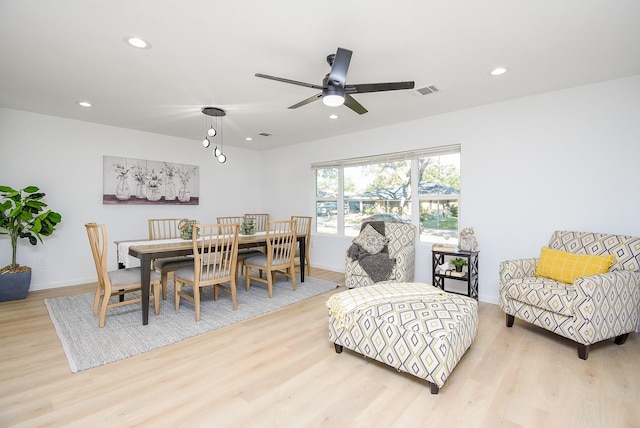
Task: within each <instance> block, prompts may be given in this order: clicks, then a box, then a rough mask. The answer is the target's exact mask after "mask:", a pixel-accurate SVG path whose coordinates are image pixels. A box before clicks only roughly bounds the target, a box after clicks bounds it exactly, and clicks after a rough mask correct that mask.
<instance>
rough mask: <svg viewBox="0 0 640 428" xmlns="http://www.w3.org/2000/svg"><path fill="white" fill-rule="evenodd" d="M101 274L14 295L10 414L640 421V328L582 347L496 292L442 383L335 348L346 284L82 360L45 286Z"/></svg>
mask: <svg viewBox="0 0 640 428" xmlns="http://www.w3.org/2000/svg"><path fill="white" fill-rule="evenodd" d="M312 276H313V277H315V278H320V279H325V280H329V281H334V282H337V283H340V284H344V275H343V274H340V273H335V272H329V271H323V270H320V269H314V270H313V271H312ZM93 287H94V286H93V284H88V285H83V286H74V287H66V288H60V289H55V290H44V291H37V292H32V293H30V295H29V297H28V298H27V299H26V300H22V301H18V302H5V303H0V350H1V351H0V426H2V427H13V426H16V427H17V426H19V427H39V426H51V427H60V426H64V427H102V426H109V427H131V426H143V427H144V426H153V427H165V426H166V427H181V426H188V427H190V428H195V427H214V426H215V427H320V426H322V427H345V426H348V427H424V426H434V427H497V426H501V427H545V428H547V427H576V428H577V427H580V428H585V427H638V426H640V405H639V403H640V337H639V335H638V334H637V333H633V334H631V335H630V336H629V339H628V340H627V343H625V344H624V345H622V346H617V345H615V344H614V343H613V340H610V341H607V342H604V343H602V344H598V345H595V346H592V349H591V352H590V354H589V359H588V360H587V361H582V360H580V359H579V358H578V356H577V352H576V349H575V346H574V344H573V343H572V342H570V341H568V340H566V339H563V338H561V337H559V336H557V335H554V334H552V333H549V332H546V331H544V330H542V329H539V328H536V327H533V326H531V325H527V324H525V323H524V322H522V321H519V320H516V322H515V325H514V327H513V328H506V327H505V322H504V314H503V313H502V312H501V311H500V309H499V308H498V307H497V306H496V305H492V304H488V303H480V307H479V318H480V324H479V333H478V337H477V338H476V340H475V342H474V344H473V346H472V347H471V348H470V349H469V350H468V351H467V353H466V354H465V356H464V357H463V358H462V360H461V361H460V362H459V363H458V366H457V367H456V369H455V370H454V372H453V374H452V375H451V376H450V377H449V379H448V380H447V382H446V383H445V385H444V386H443V387H442V388H441V390H440V393H439V394H438V395H431V394H430V392H429V386H428V384H427V383H425V382H423V381H420V380H419V379H416V378H414V377H412V376H410V375H407V374H403V373H398V372H397V371H395V370H394V369H391V368H389V367H387V366H384V365H382V364H380V363H377V362H375V361H372V360H370V359H366V358H364V357H362V356H360V355H357V354H355V353H353V352H351V351H349V350H345V351H344V352H343V353H342V354H336V353H335V351H334V349H333V345H332V344H331V343H330V342H329V341H328V340H327V308H326V307H325V305H324V303H325V301H326V300H327V298H328V297H329V296H330V295H331V294H332V293H334V292H338V291H342V290H343V289H344V288H343V287H340V288H338V289H337V290H336V291H330V292H328V293H325V294H323V295H320V296H317V297H314V298H312V299H309V300H306V301H303V302H301V303H299V304H296V305H293V306H290V307H288V308H285V309H282V310H280V311H277V312H274V313H270V314H267V315H264V316H261V317H258V318H254V319H251V320H248V321H245V322H242V323H240V324H236V325H233V326H229V327H226V328H224V329H221V330H218V331H215V332H211V333H209V334H205V335H202V336H199V337H196V338H193V339H189V340H186V341H184V342H181V343H178V344H175V345H171V346H167V347H164V348H161V349H158V350H155V351H153V352H149V353H146V354H142V355H138V356H136V357H133V358H129V359H127V360H124V361H120V362H116V363H113V364H108V365H105V366H101V367H97V368H95V369H91V370H87V371H83V372H79V373H71V371H70V370H69V366H68V364H67V360H66V357H65V354H64V351H63V350H62V346H61V345H60V341H59V340H58V337H57V335H56V333H55V330H54V328H53V325H52V323H51V321H50V319H49V315H48V313H47V310H46V308H45V306H44V303H43V299H45V298H50V297H56V296H60V295H68V294H74V293H81V292H87V291H93ZM239 292H245V291H244V290H243V289H242V290H240V291H239ZM276 292H277V290H276ZM162 310H173V309H172V308H168V307H166V306H164V307H163V308H162ZM107 316H108V315H107ZM150 321H151V322H153V316H151V317H150ZM96 322H97V320H96ZM194 322H195V321H194Z"/></svg>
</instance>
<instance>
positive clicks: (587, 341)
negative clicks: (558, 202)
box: [500, 231, 640, 360]
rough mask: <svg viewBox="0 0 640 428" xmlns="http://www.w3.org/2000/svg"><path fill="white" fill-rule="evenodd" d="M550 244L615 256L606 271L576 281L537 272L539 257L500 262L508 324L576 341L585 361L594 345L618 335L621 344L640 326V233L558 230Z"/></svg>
mask: <svg viewBox="0 0 640 428" xmlns="http://www.w3.org/2000/svg"><path fill="white" fill-rule="evenodd" d="M549 248H550V249H552V250H559V251H564V252H568V253H573V254H581V255H597V256H606V255H613V256H614V257H613V261H612V263H611V267H610V268H609V269H608V271H607V272H605V273H602V274H596V275H591V276H584V277H579V278H577V279H575V281H574V282H573V283H572V284H566V283H563V282H559V281H555V280H552V279H549V278H546V277H543V276H535V273H536V267H537V265H538V263H539V260H540V259H538V258H535V259H519V260H509V261H504V262H502V263H501V264H500V308H501V309H502V310H503V311H504V312H505V313H506V323H507V327H511V326H512V325H513V321H514V317H517V318H519V319H522V320H524V321H527V322H529V323H532V324H534V325H537V326H539V327H542V328H544V329H547V330H549V331H552V332H554V333H556V334H559V335H561V336H564V337H567V338H569V339H571V340H573V341H575V342H576V343H577V345H578V356H579V357H580V358H581V359H583V360H586V359H587V357H588V356H589V347H590V345H591V344H593V343H596V342H600V341H603V340H606V339H610V338H615V343H616V344H618V345H622V344H623V343H624V342H625V341H626V339H627V337H628V336H629V333H630V332H633V331H635V330H636V328H637V326H638V317H639V312H640V238H636V237H632V236H623V235H607V234H601V233H584V232H566V231H556V232H554V233H553V235H552V236H551V240H550V242H549Z"/></svg>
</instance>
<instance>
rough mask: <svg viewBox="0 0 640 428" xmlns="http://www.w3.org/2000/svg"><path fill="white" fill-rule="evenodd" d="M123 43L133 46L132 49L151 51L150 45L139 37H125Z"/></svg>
mask: <svg viewBox="0 0 640 428" xmlns="http://www.w3.org/2000/svg"><path fill="white" fill-rule="evenodd" d="M124 41H125V42H127V44H129V45H131V46H133V47H134V48H138V49H151V43H149V42H147V41H146V40H143V39H141V38H140V37H136V36H127V37H125V38H124Z"/></svg>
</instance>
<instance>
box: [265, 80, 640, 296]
mask: <svg viewBox="0 0 640 428" xmlns="http://www.w3.org/2000/svg"><path fill="white" fill-rule="evenodd" d="M440 95H444V94H439V95H438V96H440ZM453 143H460V144H461V145H462V155H461V174H462V176H461V192H462V195H461V202H460V215H461V219H460V225H461V227H466V226H472V227H473V228H474V229H475V232H476V236H477V237H478V241H479V244H480V251H481V252H480V275H479V288H480V290H479V294H480V300H482V301H489V302H493V303H497V300H498V288H497V287H498V265H499V263H500V261H502V260H505V259H510V258H520V257H536V256H537V255H538V254H539V252H540V248H541V247H542V246H543V245H545V244H546V243H547V242H548V240H549V237H550V235H551V233H552V232H553V231H554V230H558V229H560V230H562V229H566V230H580V231H593V232H605V233H617V234H627V235H634V236H640V220H639V218H640V198H638V196H637V190H636V186H637V184H638V183H639V182H640V76H634V77H631V78H626V79H619V80H614V81H608V82H602V83H599V84H595V85H589V86H583V87H577V88H572V89H568V90H562V91H557V92H551V93H546V94H541V95H537V96H532V97H526V98H521V99H517V100H512V101H505V102H501V103H496V104H492V105H487V106H482V107H478V108H474V109H469V110H464V111H458V112H453V113H448V114H444V115H440V116H435V117H431V118H426V119H422V120H417V121H412V122H407V123H404V124H400V125H397V126H392V127H387V128H381V129H374V130H369V131H367V132H360V133H356V134H351V135H345V136H341V137H337V138H331V139H325V140H319V141H314V142H310V143H306V144H300V145H297V146H294V147H286V148H281V149H277V150H271V151H269V152H267V153H265V156H264V163H265V164H266V165H271V164H272V163H275V162H276V161H277V160H278V159H281V158H289V159H295V162H292V163H291V164H289V165H287V168H283V169H281V170H279V171H277V174H273V175H265V180H266V181H265V182H264V189H265V199H264V200H265V208H266V210H267V211H269V212H270V213H272V214H278V215H282V216H284V215H285V214H287V213H288V212H289V211H292V210H293V211H296V212H297V213H298V214H300V215H303V214H304V213H306V214H307V215H313V179H314V178H313V173H312V171H311V170H310V164H311V163H312V162H319V161H325V160H332V159H341V158H350V157H357V156H364V155H372V154H376V153H385V152H394V151H402V150H409V149H416V148H424V147H432V146H441V145H447V144H453ZM285 201H288V202H289V203H286V204H285ZM349 244H350V240H349V239H348V238H340V237H335V236H326V235H325V236H320V235H319V236H314V238H313V241H312V248H311V251H312V253H311V260H312V262H313V263H312V264H314V265H316V266H318V267H323V268H327V269H332V270H337V271H344V250H345V249H346V248H347V247H348V246H349ZM416 257H417V259H416V260H417V266H416V280H418V281H426V282H431V272H430V263H431V252H430V244H429V245H427V244H422V245H418V248H417V254H416Z"/></svg>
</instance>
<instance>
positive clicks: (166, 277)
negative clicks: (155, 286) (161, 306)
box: [160, 269, 169, 300]
mask: <svg viewBox="0 0 640 428" xmlns="http://www.w3.org/2000/svg"><path fill="white" fill-rule="evenodd" d="M168 280H169V273H168V272H167V271H166V270H164V269H163V270H162V274H161V276H160V282H161V283H162V300H167V281H168Z"/></svg>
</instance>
